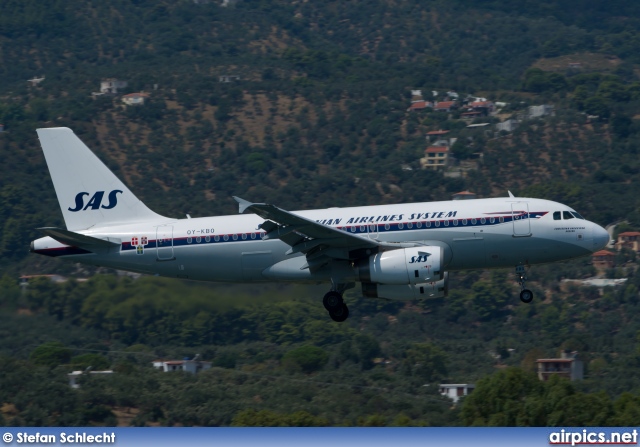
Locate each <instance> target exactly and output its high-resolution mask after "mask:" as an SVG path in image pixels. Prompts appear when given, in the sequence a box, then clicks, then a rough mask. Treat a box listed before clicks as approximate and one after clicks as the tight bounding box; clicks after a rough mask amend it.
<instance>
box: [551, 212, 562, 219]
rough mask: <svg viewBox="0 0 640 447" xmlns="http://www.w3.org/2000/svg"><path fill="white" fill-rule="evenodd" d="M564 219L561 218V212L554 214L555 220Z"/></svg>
mask: <svg viewBox="0 0 640 447" xmlns="http://www.w3.org/2000/svg"><path fill="white" fill-rule="evenodd" d="M560 219H562V217H561V216H560V211H554V212H553V220H560Z"/></svg>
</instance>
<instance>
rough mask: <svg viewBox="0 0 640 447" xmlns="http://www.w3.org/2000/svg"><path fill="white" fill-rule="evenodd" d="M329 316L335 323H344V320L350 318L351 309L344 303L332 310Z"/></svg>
mask: <svg viewBox="0 0 640 447" xmlns="http://www.w3.org/2000/svg"><path fill="white" fill-rule="evenodd" d="M329 316H330V317H331V319H332V320H333V321H337V322H338V323H342V322H343V321H344V320H346V319H347V318H349V308H348V307H347V305H346V304H344V303H342V304H341V305H340V306H339V307H337V308H335V309H333V310H330V311H329Z"/></svg>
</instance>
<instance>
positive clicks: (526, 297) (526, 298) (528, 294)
mask: <svg viewBox="0 0 640 447" xmlns="http://www.w3.org/2000/svg"><path fill="white" fill-rule="evenodd" d="M520 301H522V302H523V303H530V302H531V301H533V292H532V291H531V290H529V289H524V290H523V291H522V292H520Z"/></svg>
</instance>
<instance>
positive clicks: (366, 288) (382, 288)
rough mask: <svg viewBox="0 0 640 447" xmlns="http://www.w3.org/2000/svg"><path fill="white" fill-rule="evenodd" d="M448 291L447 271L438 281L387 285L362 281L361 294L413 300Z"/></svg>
mask: <svg viewBox="0 0 640 447" xmlns="http://www.w3.org/2000/svg"><path fill="white" fill-rule="evenodd" d="M448 293H449V273H446V272H445V273H444V275H443V278H442V279H441V280H439V281H434V282H428V283H419V284H404V285H387V284H376V283H371V282H363V283H362V295H363V296H366V297H367V298H386V299H389V300H415V299H420V298H444V297H445V296H447V295H448Z"/></svg>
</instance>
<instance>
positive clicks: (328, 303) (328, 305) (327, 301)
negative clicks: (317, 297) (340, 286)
mask: <svg viewBox="0 0 640 447" xmlns="http://www.w3.org/2000/svg"><path fill="white" fill-rule="evenodd" d="M322 304H323V305H324V308H325V309H327V310H328V311H329V313H330V314H331V312H333V311H334V310H336V309H338V308H340V306H342V305H343V304H344V300H343V299H342V295H341V294H340V293H338V292H334V291H331V292H328V293H327V294H326V295H325V296H324V298H323V299H322ZM331 318H333V317H331Z"/></svg>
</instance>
